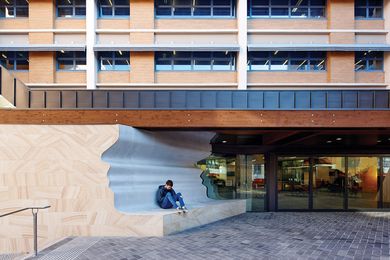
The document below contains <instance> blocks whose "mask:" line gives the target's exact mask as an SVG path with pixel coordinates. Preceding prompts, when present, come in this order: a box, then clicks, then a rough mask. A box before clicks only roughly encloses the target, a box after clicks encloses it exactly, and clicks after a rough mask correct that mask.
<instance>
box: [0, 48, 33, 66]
mask: <svg viewBox="0 0 390 260" xmlns="http://www.w3.org/2000/svg"><path fill="white" fill-rule="evenodd" d="M0 63H1V65H3V66H4V67H5V68H6V69H8V70H28V69H29V59H28V52H26V51H17V52H16V51H4V52H0Z"/></svg>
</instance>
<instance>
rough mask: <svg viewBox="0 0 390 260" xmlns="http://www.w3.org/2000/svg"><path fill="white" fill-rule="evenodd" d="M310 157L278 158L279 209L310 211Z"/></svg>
mask: <svg viewBox="0 0 390 260" xmlns="http://www.w3.org/2000/svg"><path fill="white" fill-rule="evenodd" d="M309 172H310V164H309V158H308V157H279V158H278V209H308V208H309V203H308V198H309Z"/></svg>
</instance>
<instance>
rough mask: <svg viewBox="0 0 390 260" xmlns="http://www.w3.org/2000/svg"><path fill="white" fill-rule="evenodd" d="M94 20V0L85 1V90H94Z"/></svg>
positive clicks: (95, 10) (95, 71)
mask: <svg viewBox="0 0 390 260" xmlns="http://www.w3.org/2000/svg"><path fill="white" fill-rule="evenodd" d="M96 18H97V7H96V3H95V0H86V23H85V24H86V31H87V32H86V45H87V49H86V56H87V57H86V58H87V89H96V78H97V61H96V55H95V52H94V50H93V46H94V45H95V43H96Z"/></svg>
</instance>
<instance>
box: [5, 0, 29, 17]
mask: <svg viewBox="0 0 390 260" xmlns="http://www.w3.org/2000/svg"><path fill="white" fill-rule="evenodd" d="M16 17H28V0H0V18H16Z"/></svg>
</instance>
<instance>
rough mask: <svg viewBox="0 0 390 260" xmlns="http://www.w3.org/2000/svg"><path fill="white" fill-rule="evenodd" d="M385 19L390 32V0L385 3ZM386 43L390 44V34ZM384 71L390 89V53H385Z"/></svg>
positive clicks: (386, 27) (385, 0)
mask: <svg viewBox="0 0 390 260" xmlns="http://www.w3.org/2000/svg"><path fill="white" fill-rule="evenodd" d="M383 6H384V10H383V16H384V17H383V18H384V19H385V30H387V31H390V0H384V1H383ZM386 43H387V44H390V33H388V34H387V36H386ZM384 58H385V60H384V62H385V64H384V71H385V83H386V84H387V87H388V88H390V52H385V54H384Z"/></svg>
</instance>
